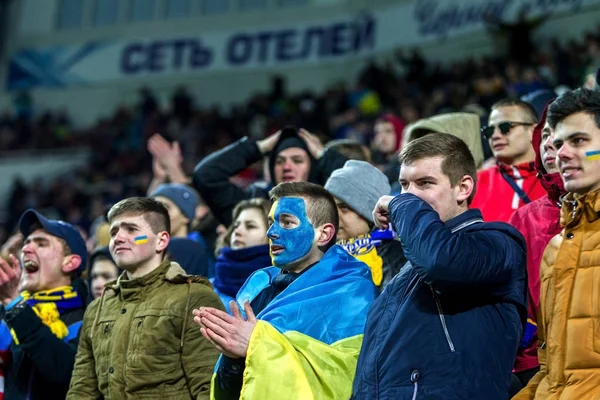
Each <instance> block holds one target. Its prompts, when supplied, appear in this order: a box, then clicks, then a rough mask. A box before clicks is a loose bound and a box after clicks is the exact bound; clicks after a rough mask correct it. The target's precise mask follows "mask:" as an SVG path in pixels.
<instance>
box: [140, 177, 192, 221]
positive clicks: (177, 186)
mask: <svg viewBox="0 0 600 400" xmlns="http://www.w3.org/2000/svg"><path fill="white" fill-rule="evenodd" d="M157 196H163V197H166V198H167V199H169V200H171V201H172V202H173V203H175V205H176V206H177V208H179V209H180V210H181V213H182V214H183V215H185V217H186V218H187V219H189V220H190V222H191V221H193V220H194V216H195V215H196V207H198V204H199V202H200V199H199V198H198V195H197V194H196V191H195V190H194V189H192V188H191V187H189V186H187V185H183V184H181V183H164V184H162V185H159V186H158V187H157V188H156V189H154V191H153V192H152V193H151V194H150V197H157Z"/></svg>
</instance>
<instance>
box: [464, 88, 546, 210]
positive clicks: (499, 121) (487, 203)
mask: <svg viewBox="0 0 600 400" xmlns="http://www.w3.org/2000/svg"><path fill="white" fill-rule="evenodd" d="M537 120H538V117H537V113H536V111H535V109H534V108H533V107H532V106H531V105H530V104H529V103H525V102H524V101H521V100H512V99H506V100H501V101H500V102H498V103H496V104H494V105H493V106H492V112H491V114H490V117H489V121H488V126H486V127H485V128H483V129H482V134H483V136H484V138H485V139H487V140H488V141H489V143H490V147H491V148H492V151H493V153H494V158H495V159H496V165H495V166H493V167H491V168H488V169H484V170H482V171H479V173H478V174H477V191H476V193H475V198H474V199H473V204H472V206H473V207H475V208H479V209H480V210H481V212H482V214H483V218H484V219H485V220H486V221H490V222H492V221H502V222H508V220H509V219H510V217H511V215H512V214H513V212H514V211H515V210H516V209H518V208H519V207H522V206H523V205H525V204H528V203H531V202H532V201H534V200H536V199H538V198H540V197H542V196H544V195H545V193H546V192H545V190H544V188H543V187H542V186H541V184H540V183H539V181H538V180H537V178H536V174H537V171H536V170H535V167H534V164H533V161H534V159H535V151H534V149H533V148H532V147H531V138H532V135H533V128H534V126H535V125H536V124H537Z"/></svg>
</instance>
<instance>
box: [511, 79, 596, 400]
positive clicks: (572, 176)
mask: <svg viewBox="0 0 600 400" xmlns="http://www.w3.org/2000/svg"><path fill="white" fill-rule="evenodd" d="M547 120H548V122H549V125H550V127H551V128H552V129H553V133H554V140H553V145H554V146H555V147H556V166H557V168H558V170H559V172H560V174H561V178H562V180H563V182H564V187H565V191H567V192H568V193H567V194H566V195H565V196H563V197H562V203H561V211H560V224H561V227H562V228H563V229H562V230H561V232H560V233H559V234H558V235H556V236H555V237H553V238H552V239H551V240H550V243H548V246H546V249H545V250H544V254H543V255H542V258H541V259H542V261H541V263H540V276H541V290H540V307H539V314H538V343H540V346H539V348H538V358H539V362H540V371H539V372H538V373H537V374H536V375H535V376H534V377H533V378H531V380H530V381H529V383H528V384H527V386H526V387H525V388H524V389H523V390H521V391H520V392H519V393H518V394H517V395H516V396H515V397H513V399H514V400H525V399H527V400H530V399H537V400H546V399H548V400H550V399H552V400H567V399H568V400H571V399H576V400H577V399H586V400H587V399H599V398H600V318H599V317H600V296H599V295H598V294H599V293H600V235H599V234H598V232H599V231H600V93H598V92H596V91H593V90H589V89H584V88H579V89H576V90H573V91H569V92H565V93H563V94H562V95H560V96H559V97H558V98H557V99H556V100H555V101H554V102H553V103H552V104H551V105H550V107H549V108H548V115H547Z"/></svg>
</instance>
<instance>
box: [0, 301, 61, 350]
mask: <svg viewBox="0 0 600 400" xmlns="http://www.w3.org/2000/svg"><path fill="white" fill-rule="evenodd" d="M32 308H33V311H35V313H36V314H37V316H38V317H40V319H41V320H42V323H43V324H44V325H46V326H47V327H48V328H50V330H51V331H52V333H53V334H54V335H55V336H56V337H57V338H59V339H62V338H64V337H66V336H67V335H68V334H69V328H67V325H65V323H64V322H62V321H61V319H60V314H59V312H58V308H57V307H56V304H54V303H39V304H36V305H35V306H33V307H32ZM10 334H11V335H12V337H13V339H14V341H15V344H19V339H18V338H17V335H16V334H15V331H14V330H13V329H11V330H10Z"/></svg>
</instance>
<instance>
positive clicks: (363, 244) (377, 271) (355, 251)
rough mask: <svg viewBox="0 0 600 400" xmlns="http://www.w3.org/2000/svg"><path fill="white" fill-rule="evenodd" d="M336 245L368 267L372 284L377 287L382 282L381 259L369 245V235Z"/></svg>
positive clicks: (342, 241) (373, 247) (370, 244)
mask: <svg viewBox="0 0 600 400" xmlns="http://www.w3.org/2000/svg"><path fill="white" fill-rule="evenodd" d="M337 243H338V244H339V245H340V246H342V247H344V249H346V251H347V252H348V254H350V255H352V256H354V258H356V259H357V260H360V261H362V262H364V263H365V264H367V265H368V266H369V269H370V270H371V278H372V279H373V283H374V284H375V286H377V287H379V286H380V285H381V282H382V281H383V259H382V258H381V256H380V255H379V254H378V253H377V248H376V247H375V246H374V245H373V243H371V239H370V235H368V234H367V235H360V236H357V237H354V238H350V239H346V240H339V241H338V242H337Z"/></svg>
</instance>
